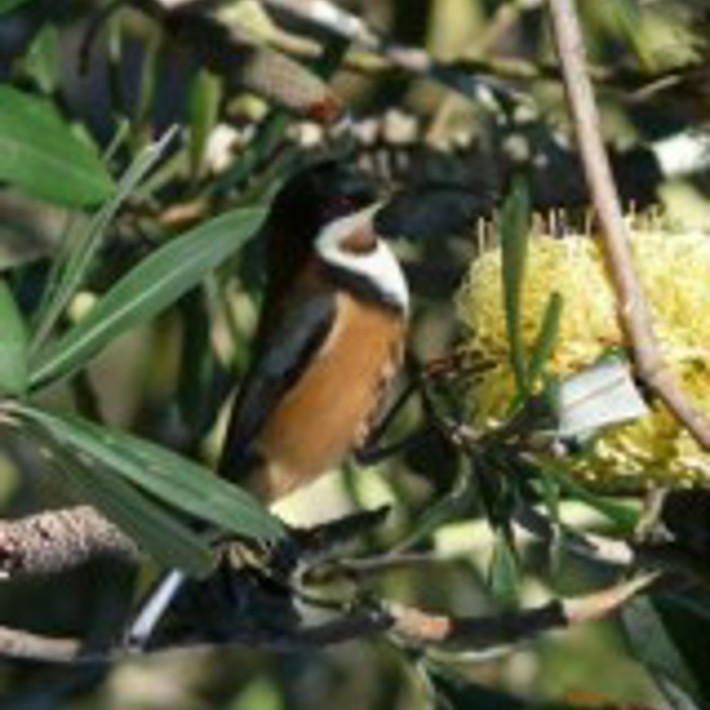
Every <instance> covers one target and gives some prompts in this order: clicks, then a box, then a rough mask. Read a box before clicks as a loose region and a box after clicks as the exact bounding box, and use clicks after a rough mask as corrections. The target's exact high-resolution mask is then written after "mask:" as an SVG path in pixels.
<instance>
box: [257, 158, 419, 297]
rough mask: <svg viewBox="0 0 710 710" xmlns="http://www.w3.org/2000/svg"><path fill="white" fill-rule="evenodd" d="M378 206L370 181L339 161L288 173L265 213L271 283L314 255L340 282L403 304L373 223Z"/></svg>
mask: <svg viewBox="0 0 710 710" xmlns="http://www.w3.org/2000/svg"><path fill="white" fill-rule="evenodd" d="M381 206H382V203H381V202H378V194H377V190H376V187H375V184H374V183H373V181H372V180H371V179H369V178H368V177H366V176H364V175H362V174H361V173H359V172H358V171H357V170H356V169H355V168H354V167H353V166H352V165H349V164H348V163H347V162H344V161H334V160H331V161H327V162H323V163H319V164H317V165H315V166H313V167H311V168H308V169H306V170H304V171H303V172H301V173H299V174H298V175H296V176H295V177H293V178H292V179H291V180H289V181H288V182H287V183H286V185H284V187H283V188H282V189H281V191H280V192H279V193H278V195H277V196H276V198H275V200H274V203H273V206H272V210H271V216H270V219H269V225H268V232H269V234H268V237H269V245H268V248H269V262H270V274H271V278H272V283H273V285H274V286H276V284H277V283H278V284H279V286H281V287H286V285H287V284H288V283H289V282H290V279H291V278H292V277H293V275H294V274H296V273H297V272H298V271H299V269H301V268H302V267H303V265H304V264H305V263H307V262H308V261H309V260H310V259H314V258H315V259H317V260H318V261H320V262H321V263H322V264H323V265H324V266H325V267H326V269H327V271H328V273H329V274H330V276H331V277H332V278H333V279H334V280H335V281H336V282H338V283H339V284H340V285H342V286H344V287H346V288H349V289H350V290H357V291H359V292H360V293H362V294H367V297H369V298H375V299H377V298H378V296H379V297H380V298H379V300H381V301H382V302H383V303H387V304H390V305H393V306H395V307H397V308H399V309H401V310H406V308H407V305H408V302H407V288H406V284H405V282H404V277H403V276H402V273H401V270H400V267H399V265H398V264H397V262H396V260H395V258H394V256H393V255H392V253H391V252H390V250H389V248H388V247H387V246H386V245H385V244H384V242H383V241H382V240H381V239H380V236H379V235H378V232H377V228H376V226H375V215H376V213H377V212H378V210H379V209H380V207H381Z"/></svg>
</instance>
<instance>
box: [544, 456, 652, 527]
mask: <svg viewBox="0 0 710 710" xmlns="http://www.w3.org/2000/svg"><path fill="white" fill-rule="evenodd" d="M542 464H543V465H544V466H545V468H546V469H547V472H548V473H549V474H550V475H551V476H553V477H554V478H555V480H556V481H557V482H558V483H559V486H560V489H561V490H562V491H564V492H565V493H566V494H567V495H568V496H569V497H571V498H574V499H576V500H579V501H581V502H582V503H585V504H586V505H588V506H589V507H590V508H592V509H593V510H596V511H597V512H598V513H600V514H601V515H603V516H604V517H606V518H608V519H609V520H611V521H612V522H614V523H615V524H616V525H618V526H619V528H620V529H622V530H624V531H626V532H633V531H634V530H635V529H636V526H637V525H638V521H639V514H638V512H637V511H635V510H633V509H632V508H630V507H628V506H625V505H620V504H619V503H616V502H614V501H613V500H609V499H608V498H604V497H602V496H599V495H595V494H594V493H592V492H591V491H590V490H588V489H587V488H585V487H584V486H582V485H580V484H579V483H577V482H576V481H575V480H574V479H573V478H572V476H570V474H569V473H568V472H567V471H566V470H565V468H564V466H563V465H562V464H560V463H559V462H557V461H553V460H551V459H550V458H548V457H546V458H545V459H544V462H542Z"/></svg>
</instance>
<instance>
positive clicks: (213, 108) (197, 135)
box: [188, 69, 222, 182]
mask: <svg viewBox="0 0 710 710" xmlns="http://www.w3.org/2000/svg"><path fill="white" fill-rule="evenodd" d="M221 98H222V83H221V81H220V80H219V78H218V77H216V76H215V75H214V74H210V73H209V72H208V71H206V70H204V69H202V70H201V71H199V72H198V73H197V75H196V76H195V78H194V79H193V80H192V85H191V86H190V95H189V99H188V101H189V103H188V113H189V118H190V177H191V178H192V180H193V181H194V182H197V180H199V179H200V177H201V176H202V163H203V160H204V157H205V152H206V149H207V142H208V140H209V137H210V135H211V133H212V130H213V129H214V127H215V125H216V124H217V119H218V118H219V105H220V101H221Z"/></svg>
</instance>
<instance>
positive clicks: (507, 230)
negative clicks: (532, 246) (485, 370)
mask: <svg viewBox="0 0 710 710" xmlns="http://www.w3.org/2000/svg"><path fill="white" fill-rule="evenodd" d="M529 222H530V194H529V192H528V187H527V183H526V181H525V179H524V178H522V177H520V176H517V177H516V178H515V179H514V180H513V184H512V187H511V190H510V192H509V193H508V195H507V197H506V198H505V202H504V203H503V207H502V208H501V213H500V227H499V232H500V242H501V250H502V253H503V302H504V304H505V325H506V331H507V335H508V345H509V348H510V363H511V365H512V368H513V373H514V374H515V381H516V384H517V387H518V394H519V395H520V396H521V397H523V398H525V397H527V396H528V395H529V387H528V378H527V367H526V364H525V361H526V356H525V344H524V342H523V334H522V325H521V323H520V316H521V311H522V292H523V279H524V275H525V261H526V258H527V245H528V225H529Z"/></svg>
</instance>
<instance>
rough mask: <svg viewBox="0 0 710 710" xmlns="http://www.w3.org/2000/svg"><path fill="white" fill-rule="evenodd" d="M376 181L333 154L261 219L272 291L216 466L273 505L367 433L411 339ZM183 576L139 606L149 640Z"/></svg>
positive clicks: (139, 626)
mask: <svg viewBox="0 0 710 710" xmlns="http://www.w3.org/2000/svg"><path fill="white" fill-rule="evenodd" d="M380 207H381V203H378V202H377V195H376V192H375V190H374V188H373V185H372V182H371V181H370V180H369V179H367V178H365V177H364V176H362V175H360V174H359V173H357V172H356V171H355V170H354V169H353V168H352V167H351V166H349V165H348V164H347V163H344V162H339V161H329V162H324V163H320V164H317V165H315V166H314V167H311V168H309V169H307V170H305V171H303V172H301V173H300V174H298V175H296V176H295V177H293V178H292V179H291V180H290V181H288V182H287V183H286V185H285V186H284V187H283V188H282V189H281V191H280V192H279V193H278V194H277V196H276V198H275V200H274V202H273V205H272V208H271V211H270V214H269V216H268V218H267V220H266V223H265V225H264V227H263V232H262V235H261V236H262V238H264V239H265V241H266V255H267V256H266V277H267V280H266V292H265V298H264V303H263V308H262V311H261V315H260V320H259V324H258V327H257V333H256V338H255V348H254V356H253V360H252V363H251V366H250V368H249V370H248V372H247V374H246V377H245V379H244V381H243V382H242V384H241V387H240V388H239V391H238V394H237V396H236V398H235V401H234V405H233V410H232V413H231V418H230V421H229V424H228V427H227V433H226V437H225V443H224V446H223V452H222V456H221V459H220V462H219V466H218V470H219V473H220V475H223V476H225V477H226V478H228V479H230V480H232V481H234V482H236V483H238V484H239V485H242V486H244V487H245V488H247V489H248V490H249V491H250V492H251V493H252V494H253V495H255V496H256V497H257V498H259V499H260V500H261V501H262V502H264V503H265V504H272V503H274V502H276V501H278V500H279V499H280V498H282V497H284V496H285V495H287V494H289V493H291V492H293V491H295V490H297V489H298V488H301V487H303V486H305V485H307V484H309V483H311V482H312V481H314V480H315V479H317V478H318V477H319V476H321V475H322V474H324V473H326V472H327V471H328V470H330V469H333V468H334V467H337V466H338V465H339V464H340V463H341V462H342V461H343V459H344V458H345V457H346V456H347V455H348V454H349V453H350V452H352V451H353V450H354V449H357V448H358V447H359V446H360V445H362V444H363V443H364V442H365V440H366V438H367V435H368V431H369V429H370V426H371V424H372V421H373V417H374V416H375V415H376V413H377V411H378V406H379V405H380V403H381V402H382V399H383V396H384V395H385V393H386V391H387V389H388V385H389V384H390V382H391V380H392V378H393V376H394V375H395V374H396V372H397V370H398V368H399V365H400V362H401V359H402V354H403V350H404V339H405V334H406V330H407V316H408V311H409V292H408V288H407V283H406V281H405V278H404V275H403V273H402V269H401V268H400V266H399V264H398V262H397V259H396V258H395V256H394V255H393V253H392V251H391V250H390V248H389V246H388V245H387V244H386V243H385V242H384V241H383V239H382V237H381V236H380V235H379V234H378V232H377V228H376V226H375V224H376V220H375V216H376V214H377V211H378V210H379V208H380ZM181 584H182V575H180V574H175V573H174V574H173V575H169V576H168V577H167V578H166V579H165V580H164V581H163V583H162V584H161V585H160V586H159V588H158V590H157V592H156V593H155V594H154V595H153V597H152V598H151V600H150V601H149V602H148V604H147V605H146V606H144V608H143V611H142V612H141V614H140V615H139V617H138V619H137V620H136V622H135V623H134V625H133V627H132V630H131V634H130V636H131V639H132V640H133V641H134V642H137V643H140V642H142V641H143V640H146V639H147V638H148V637H149V636H150V633H151V631H152V628H153V627H154V626H155V624H156V623H157V621H158V620H159V618H160V616H161V615H162V614H163V612H164V611H165V609H166V608H167V606H168V604H169V603H170V600H171V599H172V597H173V596H174V593H175V591H176V590H177V589H178V588H179V587H180V586H181Z"/></svg>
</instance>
